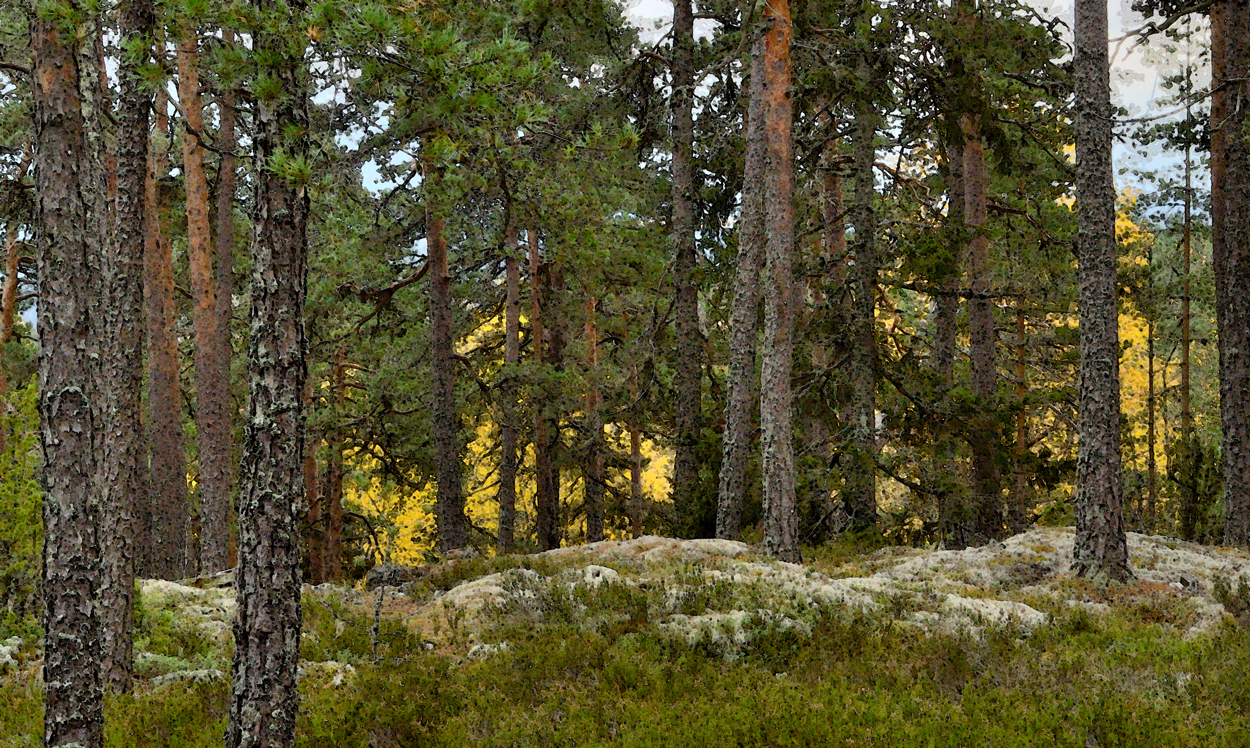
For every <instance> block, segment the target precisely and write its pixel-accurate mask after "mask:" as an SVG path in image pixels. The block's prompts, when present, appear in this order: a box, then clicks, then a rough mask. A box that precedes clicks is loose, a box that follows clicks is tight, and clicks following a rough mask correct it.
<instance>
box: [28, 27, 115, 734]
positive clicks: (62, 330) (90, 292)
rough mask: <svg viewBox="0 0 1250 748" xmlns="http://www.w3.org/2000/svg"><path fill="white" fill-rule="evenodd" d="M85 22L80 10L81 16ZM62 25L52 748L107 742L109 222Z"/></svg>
mask: <svg viewBox="0 0 1250 748" xmlns="http://www.w3.org/2000/svg"><path fill="white" fill-rule="evenodd" d="M72 10H74V11H75V12H78V11H80V10H81V9H80V8H78V7H76V6H75V7H73V8H72ZM61 29H62V24H61V22H60V21H59V20H58V19H56V18H50V17H45V16H43V15H41V14H33V15H32V16H31V18H30V33H31V35H30V41H31V61H32V71H31V72H32V75H31V83H32V86H31V87H32V89H33V91H32V93H33V96H32V98H33V103H34V133H35V134H34V141H35V197H36V215H37V226H38V228H39V234H40V236H39V241H38V266H39V301H40V303H39V339H40V347H39V412H40V416H41V419H40V421H41V423H40V437H41V439H40V441H41V445H42V448H43V491H44V494H43V521H44V547H43V561H44V570H43V604H44V608H43V624H44V632H45V634H44V664H43V672H44V682H45V683H47V690H46V697H45V698H46V701H45V710H44V740H43V745H45V746H49V747H54V746H80V747H81V748H96V747H97V746H101V745H102V744H103V720H104V710H103V686H102V681H101V655H102V650H101V636H100V634H101V623H100V602H101V601H100V597H99V589H100V582H101V576H102V575H101V558H100V543H99V538H98V535H97V528H98V520H99V514H100V510H101V505H100V498H101V497H100V493H99V488H98V484H97V482H96V474H95V473H96V468H97V467H98V465H97V462H96V460H97V459H98V457H99V454H100V452H99V448H100V442H101V435H102V425H103V424H102V418H101V413H100V408H99V402H98V386H97V384H98V382H99V371H98V361H99V354H100V348H99V344H98V340H99V339H98V338H97V337H96V336H95V335H94V333H95V332H97V331H98V328H96V329H93V326H98V325H99V322H98V320H97V319H96V318H97V317H98V315H99V313H100V308H99V307H100V290H99V275H98V273H99V261H100V252H101V248H102V247H101V245H102V241H103V237H102V235H101V234H102V232H101V230H100V228H101V227H100V224H99V223H98V222H96V221H94V220H92V219H93V218H100V217H101V216H98V215H96V216H93V215H92V213H91V211H90V210H89V206H90V205H92V204H93V203H94V202H95V201H96V200H97V199H98V197H99V196H98V195H92V194H91V193H92V192H93V191H94V190H97V189H98V187H99V184H98V180H97V179H96V178H95V177H96V176H97V175H95V174H94V173H93V172H94V171H95V170H96V169H97V168H98V164H96V163H94V162H92V161H91V160H89V158H88V159H84V156H85V155H87V154H88V153H89V151H88V146H87V137H86V132H85V130H86V127H85V123H84V112H83V102H82V95H81V92H80V88H79V87H80V85H81V83H82V81H81V76H82V75H88V76H90V75H92V74H93V73H94V67H89V68H87V69H86V70H85V71H80V69H79V61H78V58H77V56H76V50H75V48H74V47H73V46H72V42H73V40H67V39H64V38H63V37H62V33H61Z"/></svg>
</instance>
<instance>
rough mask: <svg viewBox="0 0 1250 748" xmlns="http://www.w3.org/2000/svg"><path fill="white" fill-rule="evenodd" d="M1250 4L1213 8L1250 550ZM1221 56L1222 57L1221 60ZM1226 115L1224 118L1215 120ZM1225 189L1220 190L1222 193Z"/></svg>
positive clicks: (1228, 437) (1232, 405) (1235, 465)
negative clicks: (1249, 88)
mask: <svg viewBox="0 0 1250 748" xmlns="http://www.w3.org/2000/svg"><path fill="white" fill-rule="evenodd" d="M1246 6H1247V3H1246V2H1245V1H1244V0H1225V1H1224V2H1222V3H1218V4H1217V5H1215V6H1213V7H1212V47H1213V48H1214V47H1215V40H1216V32H1217V29H1216V28H1215V26H1216V13H1215V11H1216V10H1217V8H1218V9H1219V21H1220V27H1219V31H1221V32H1222V33H1221V34H1220V35H1219V36H1220V38H1221V40H1222V42H1223V45H1222V49H1220V51H1221V52H1223V54H1222V55H1221V57H1222V60H1220V62H1222V63H1223V64H1222V65H1219V66H1218V67H1217V69H1216V70H1217V72H1216V78H1215V81H1216V82H1217V83H1218V84H1219V85H1221V87H1222V88H1223V91H1222V92H1221V95H1220V97H1219V107H1218V111H1217V106H1216V102H1215V101H1212V106H1211V118H1212V124H1213V125H1215V127H1214V128H1213V133H1218V134H1219V146H1221V151H1222V152H1221V153H1220V158H1219V161H1218V163H1219V167H1220V168H1219V169H1218V170H1217V167H1216V163H1217V160H1216V145H1217V144H1216V139H1215V138H1214V137H1213V138H1212V144H1211V150H1212V154H1211V161H1212V168H1211V177H1212V190H1211V191H1212V195H1211V196H1212V203H1213V207H1214V205H1215V201H1216V200H1217V199H1218V200H1219V204H1220V206H1221V207H1222V211H1220V213H1222V215H1221V214H1220V213H1216V212H1215V211H1214V210H1213V213H1215V215H1213V219H1218V223H1215V224H1214V227H1215V231H1216V241H1215V247H1214V250H1215V277H1216V314H1217V319H1218V322H1219V346H1220V413H1221V425H1222V426H1223V435H1224V438H1223V453H1224V512H1225V514H1224V516H1225V520H1224V542H1225V543H1227V544H1229V545H1239V546H1245V545H1250V280H1248V279H1250V227H1247V225H1246V222H1247V221H1250V184H1248V183H1247V180H1250V164H1248V163H1247V159H1250V143H1248V142H1247V139H1246V138H1247V136H1246V126H1247V123H1248V121H1250V113H1248V112H1247V111H1246V110H1247V106H1246V94H1247V86H1246V78H1247V75H1250V28H1248V25H1250V21H1248V20H1247V17H1246V14H1247V12H1248V10H1247V7H1246ZM1212 57H1213V65H1214V64H1215V63H1214V58H1215V57H1216V56H1215V55H1214V54H1213V55H1212ZM1217 117H1219V119H1216V118H1217ZM1217 184H1218V187H1217Z"/></svg>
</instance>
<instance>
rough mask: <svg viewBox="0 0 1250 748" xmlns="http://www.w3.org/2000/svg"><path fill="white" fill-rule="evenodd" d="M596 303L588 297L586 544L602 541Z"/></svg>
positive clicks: (601, 461)
mask: <svg viewBox="0 0 1250 748" xmlns="http://www.w3.org/2000/svg"><path fill="white" fill-rule="evenodd" d="M595 306H596V300H595V297H593V296H589V295H588V296H587V297H586V348H587V356H586V364H587V372H586V458H585V462H584V463H583V467H582V483H583V488H584V491H583V493H584V499H585V504H586V542H588V543H597V542H599V541H600V540H603V495H604V483H603V451H604V450H603V413H602V412H600V408H601V407H602V403H601V398H600V395H599V383H598V381H597V377H598V369H599V327H598V325H597V324H596V323H595V314H596V312H595Z"/></svg>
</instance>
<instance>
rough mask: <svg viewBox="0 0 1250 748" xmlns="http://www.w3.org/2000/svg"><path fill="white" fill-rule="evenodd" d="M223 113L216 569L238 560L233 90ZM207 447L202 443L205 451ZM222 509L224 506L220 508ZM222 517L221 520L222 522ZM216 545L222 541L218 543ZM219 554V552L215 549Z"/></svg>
mask: <svg viewBox="0 0 1250 748" xmlns="http://www.w3.org/2000/svg"><path fill="white" fill-rule="evenodd" d="M222 41H223V42H224V43H226V44H230V43H232V42H233V41H234V34H233V33H232V32H230V31H223V32H222ZM217 108H218V110H219V112H220V117H221V123H220V124H221V126H220V128H219V129H218V131H217V145H218V147H219V148H220V149H221V151H222V153H221V163H220V164H219V166H218V170H217V237H216V244H217V266H216V268H215V270H214V277H215V278H216V282H217V289H216V298H217V313H216V315H215V316H216V319H217V331H216V333H215V334H214V335H213V341H214V343H215V349H214V351H213V370H214V371H215V374H214V376H215V377H217V378H218V380H219V381H220V382H221V388H220V392H219V393H218V395H219V397H220V398H221V406H220V407H221V414H222V423H221V430H222V431H223V432H224V433H223V434H222V435H219V436H220V438H221V443H220V444H218V445H216V446H217V447H218V448H219V450H220V454H219V455H217V456H218V457H220V458H221V459H222V462H221V464H220V466H221V471H222V472H221V473H220V475H219V477H220V479H221V481H222V485H221V488H220V490H221V496H222V497H223V503H222V507H224V510H225V513H226V526H225V530H224V532H225V543H226V556H225V557H224V558H219V559H218V560H217V561H216V562H214V563H213V565H220V566H221V567H222V568H224V567H226V566H230V565H231V561H232V556H233V555H234V554H233V553H232V550H233V549H232V539H231V537H230V516H231V507H230V494H231V492H232V490H233V488H234V466H235V457H234V453H233V450H232V441H233V440H232V434H233V433H234V426H233V419H232V417H231V414H232V412H233V411H236V409H235V408H234V406H233V405H232V403H231V399H230V379H231V377H230V364H231V361H232V360H233V358H234V346H233V345H232V343H231V340H232V331H231V327H232V322H233V321H234V200H235V181H236V176H235V170H236V168H237V167H238V159H236V158H235V157H234V149H235V148H236V147H237V145H238V137H237V136H236V135H235V131H234V129H235V94H234V91H233V90H228V91H226V92H225V93H224V94H222V97H221V100H220V101H218V103H217ZM202 449H203V446H202V445H201V450H202ZM218 511H221V508H219V509H218ZM219 519H220V518H219ZM214 542H216V541H214ZM214 552H216V551H214ZM206 562H208V559H207V558H206V557H205V555H204V553H203V549H202V548H201V553H200V565H201V567H203V566H204V565H205V564H206Z"/></svg>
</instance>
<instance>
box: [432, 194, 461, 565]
mask: <svg viewBox="0 0 1250 748" xmlns="http://www.w3.org/2000/svg"><path fill="white" fill-rule="evenodd" d="M426 199H427V203H426V212H425V216H426V217H425V223H426V226H427V227H428V231H429V263H430V350H431V353H432V356H431V363H430V368H431V369H432V372H431V373H432V374H433V379H434V413H433V416H434V418H433V430H434V450H435V462H436V464H437V467H438V514H437V518H438V545H439V549H440V550H441V551H442V552H443V553H447V552H448V551H453V550H455V549H457V548H463V547H464V546H465V544H466V543H467V542H468V538H467V537H466V536H465V527H464V524H465V517H464V499H463V497H462V496H461V494H460V448H459V444H458V441H457V440H458V432H459V430H460V429H459V415H458V413H457V412H456V376H455V371H454V368H453V367H455V365H456V359H455V355H456V351H455V336H454V335H453V333H452V319H451V275H450V272H449V270H448V265H447V239H446V237H444V235H443V230H444V222H443V217H442V216H441V215H439V214H438V212H437V210H436V209H435V208H434V207H432V206H430V205H429V202H428V201H429V198H428V197H427V198H426Z"/></svg>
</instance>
